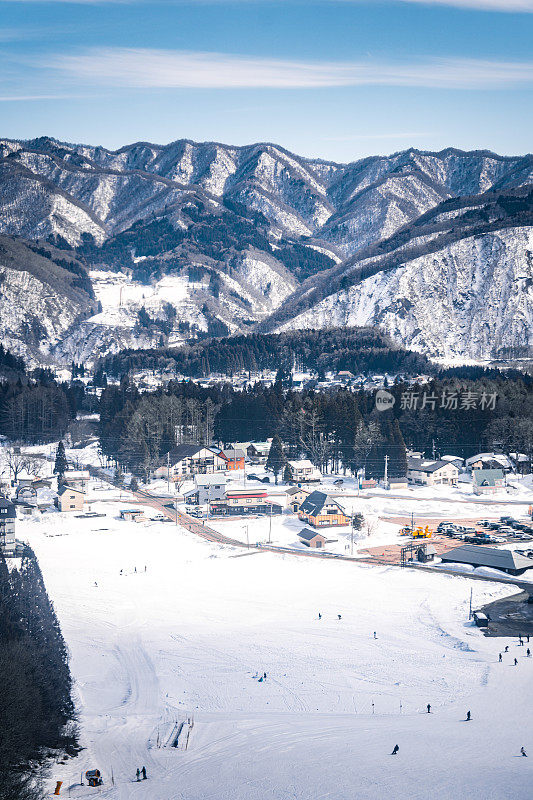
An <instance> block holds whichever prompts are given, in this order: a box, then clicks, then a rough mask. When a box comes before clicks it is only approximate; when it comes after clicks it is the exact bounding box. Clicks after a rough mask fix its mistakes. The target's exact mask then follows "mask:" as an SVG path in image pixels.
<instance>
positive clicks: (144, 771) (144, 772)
mask: <svg viewBox="0 0 533 800" xmlns="http://www.w3.org/2000/svg"><path fill="white" fill-rule="evenodd" d="M141 773H142V776H143V781H145V780H146V767H143V768H142V770H141Z"/></svg>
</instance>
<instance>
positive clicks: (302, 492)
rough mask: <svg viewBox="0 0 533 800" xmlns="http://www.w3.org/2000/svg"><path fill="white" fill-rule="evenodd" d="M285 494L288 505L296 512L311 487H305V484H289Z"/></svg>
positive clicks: (307, 495) (309, 492)
mask: <svg viewBox="0 0 533 800" xmlns="http://www.w3.org/2000/svg"><path fill="white" fill-rule="evenodd" d="M285 494H286V495H287V505H288V507H289V508H290V509H291V510H292V511H294V513H295V514H296V513H297V512H298V511H299V510H300V506H301V505H302V503H303V501H304V500H305V499H306V497H309V495H310V494H311V489H306V487H305V486H291V487H290V489H287V491H286V492H285Z"/></svg>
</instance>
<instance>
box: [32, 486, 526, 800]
mask: <svg viewBox="0 0 533 800" xmlns="http://www.w3.org/2000/svg"><path fill="white" fill-rule="evenodd" d="M94 494H95V495H98V496H99V497H100V498H101V499H99V500H98V501H96V502H93V504H92V509H93V510H94V511H102V512H105V513H106V517H102V518H93V519H75V518H73V517H72V516H69V515H66V514H58V513H50V514H44V515H42V516H39V517H36V518H34V519H26V520H20V521H19V523H18V535H19V537H21V538H25V539H28V540H29V541H30V543H31V544H32V546H33V547H34V548H35V550H36V552H37V554H38V556H39V559H40V564H41V568H42V570H43V574H44V577H45V581H46V584H47V587H48V590H49V593H50V595H51V597H52V599H53V601H54V604H55V607H56V610H57V612H58V615H59V618H60V621H61V624H62V629H63V632H64V635H65V637H66V640H67V642H68V645H69V648H70V651H71V654H72V671H73V675H74V679H75V682H76V697H77V701H78V706H79V709H80V725H81V741H82V744H83V746H84V747H85V749H84V750H83V751H82V752H81V753H80V755H79V757H78V758H77V759H76V760H74V761H69V762H68V763H67V764H57V765H54V768H53V769H52V773H51V779H54V780H56V779H57V780H63V781H64V789H63V794H66V793H67V787H69V786H72V788H71V790H70V792H71V796H72V797H94V796H96V795H100V796H102V797H107V798H112V799H113V800H115V799H116V800H129V799H130V798H140V797H145V798H149V800H208V799H211V800H230V798H231V800H263V799H264V798H266V799H267V800H287V798H291V800H292V799H294V800H303V799H304V798H305V800H309V798H313V800H315V799H316V800H318V799H319V798H320V799H321V800H322V798H328V800H352V798H364V799H366V798H368V800H370V798H372V799H373V800H375V799H376V798H391V800H403V798H419V799H420V800H427V799H428V798H439V799H444V800H445V799H446V798H453V799H454V800H455V798H456V797H457V796H465V797H468V798H476V799H479V800H488V799H489V798H490V799H491V800H509V798H513V799H514V798H516V800H526V798H530V797H531V785H532V783H531V781H532V779H533V768H532V766H531V765H532V760H531V758H529V759H526V758H521V757H520V756H519V752H520V747H521V746H524V747H525V748H526V751H531V754H530V755H533V731H532V726H531V718H532V716H531V715H532V711H533V696H532V688H531V687H532V678H533V658H530V659H528V658H526V657H525V648H524V647H517V646H516V644H515V643H514V642H512V641H510V640H495V639H486V638H484V637H483V635H482V634H481V633H480V632H479V630H478V629H476V628H474V627H472V625H471V624H470V623H468V620H467V617H468V603H469V595H470V587H471V585H472V583H471V581H469V580H468V578H465V577H459V576H458V577H452V576H448V575H440V574H429V573H421V572H415V571H411V570H400V569H396V568H385V567H372V566H369V565H358V564H354V563H342V562H338V561H321V560H320V561H319V560H315V559H308V558H298V557H295V556H283V555H278V554H272V553H267V552H256V551H251V552H250V553H248V552H247V551H245V550H234V549H232V548H228V547H223V546H221V545H218V544H214V543H209V542H206V541H204V540H201V539H198V538H196V537H195V536H194V535H193V534H191V533H188V532H187V531H185V530H183V529H182V528H180V527H176V526H175V525H174V524H172V523H170V522H167V523H162V522H147V523H141V524H136V523H127V522H121V521H119V520H118V519H116V517H117V515H118V511H119V509H120V508H121V507H122V508H123V507H125V506H127V505H128V500H123V501H122V502H119V501H118V498H117V494H116V492H113V491H109V492H106V491H100V492H95V493H94ZM147 513H148V514H149V515H150V514H151V515H152V516H153V509H152V510H150V509H147ZM226 524H227V523H226ZM233 525H239V526H241V525H242V523H241V522H238V523H237V522H235V523H233ZM145 567H146V571H145ZM121 570H122V574H121ZM135 570H136V571H135ZM473 589H474V605H475V606H476V607H477V606H480V605H482V604H483V603H484V602H486V601H488V600H490V599H495V598H497V597H500V596H505V595H507V594H509V593H510V591H509V589H508V588H506V587H502V586H501V585H498V584H493V583H489V582H487V583H480V582H476V583H475V584H473ZM319 612H320V613H321V614H322V618H321V619H319V618H318V614H319ZM339 614H340V615H341V617H342V618H341V619H340V620H339V619H338V615H339ZM374 631H376V633H377V637H378V638H377V639H374ZM505 644H509V646H510V652H509V654H508V655H505V656H504V663H503V664H499V663H498V652H500V651H502V650H503V647H504V645H505ZM515 656H517V658H518V661H519V664H518V666H517V667H515V666H513V665H512V660H513V659H514V657H515ZM263 672H266V673H267V679H266V681H262V682H260V681H259V680H258V676H259V675H261V674H262V673H263ZM427 703H431V706H432V713H431V714H430V715H428V714H427V713H426V704H427ZM467 710H471V712H472V716H473V719H472V721H471V722H469V723H466V722H464V720H465V714H466V711H467ZM187 718H193V719H194V727H193V729H192V732H191V734H190V739H189V745H188V749H187V750H184V749H181V748H179V747H178V748H174V747H162V746H158V745H161V744H164V743H165V742H166V741H167V740H168V738H169V736H170V734H171V732H172V730H173V729H174V724H175V722H176V721H177V722H178V723H180V722H182V721H184V720H186V719H187ZM395 744H399V746H400V751H399V754H398V755H397V756H395V757H392V756H391V755H390V753H391V751H392V748H393V746H394V745H395ZM143 765H144V766H146V768H147V770H148V777H149V780H148V781H147V782H146V783H141V784H137V783H136V782H132V781H133V779H134V774H135V769H136V768H137V767H139V768H140V767H142V766H143ZM93 767H97V768H99V769H100V770H102V772H103V774H104V779H105V784H104V786H103V787H101V789H89V788H88V787H87V786H85V787H80V786H74V784H75V783H78V782H79V776H80V773H81V771H82V770H85V769H88V768H93ZM112 778H113V780H114V784H113V783H112Z"/></svg>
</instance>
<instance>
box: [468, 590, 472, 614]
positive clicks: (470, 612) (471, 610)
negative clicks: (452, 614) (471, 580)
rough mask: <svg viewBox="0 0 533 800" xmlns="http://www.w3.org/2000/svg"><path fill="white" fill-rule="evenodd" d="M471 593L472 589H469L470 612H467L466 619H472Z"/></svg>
mask: <svg viewBox="0 0 533 800" xmlns="http://www.w3.org/2000/svg"><path fill="white" fill-rule="evenodd" d="M472 592H473V588H472V587H470V610H469V612H468V619H472Z"/></svg>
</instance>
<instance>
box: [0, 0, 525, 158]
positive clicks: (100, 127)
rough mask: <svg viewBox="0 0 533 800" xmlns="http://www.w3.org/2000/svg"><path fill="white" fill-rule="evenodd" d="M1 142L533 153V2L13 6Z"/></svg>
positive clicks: (180, 1) (7, 28) (356, 154)
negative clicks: (181, 142)
mask: <svg viewBox="0 0 533 800" xmlns="http://www.w3.org/2000/svg"><path fill="white" fill-rule="evenodd" d="M0 20H1V27H0V122H1V124H0V136H5V137H11V138H32V137H36V136H41V135H50V136H55V137H57V138H58V139H64V140H67V141H76V142H89V143H91V144H102V145H104V146H106V147H110V148H116V147H120V146H121V145H122V144H125V143H128V142H133V141H138V140H143V141H154V142H159V143H164V142H168V141H172V140H174V139H179V138H190V139H196V140H201V141H204V140H216V141H223V142H230V143H233V144H245V143H248V142H252V141H274V142H277V143H279V144H281V145H283V146H285V147H287V148H288V149H290V150H293V151H295V152H298V153H300V154H302V155H308V156H320V157H323V158H326V159H332V160H339V161H350V160H354V159H357V158H360V157H363V156H366V155H370V154H374V153H389V152H394V151H396V150H402V149H405V148H407V147H417V148H419V149H431V150H435V149H442V148H444V147H447V146H454V147H460V148H463V149H480V148H486V149H491V150H494V151H496V152H500V153H505V154H517V153H525V152H530V151H531V149H532V147H531V130H532V129H533V102H532V87H533V48H532V42H533V0H395V1H389V2H380V0H372V2H365V0H278V2H270V1H269V0H235V1H234V2H227V1H226V0H212V1H210V0H188V1H187V0H161V2H158V1H157V0H155V1H154V0H150V1H149V2H148V0H136V2H133V1H132V2H128V1H127V0H123V1H122V2H113V0H101V2H92V0H83V1H80V2H77V3H73V2H69V0H40V2H33V1H32V0H10V2H4V1H3V0H0Z"/></svg>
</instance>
